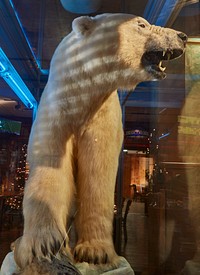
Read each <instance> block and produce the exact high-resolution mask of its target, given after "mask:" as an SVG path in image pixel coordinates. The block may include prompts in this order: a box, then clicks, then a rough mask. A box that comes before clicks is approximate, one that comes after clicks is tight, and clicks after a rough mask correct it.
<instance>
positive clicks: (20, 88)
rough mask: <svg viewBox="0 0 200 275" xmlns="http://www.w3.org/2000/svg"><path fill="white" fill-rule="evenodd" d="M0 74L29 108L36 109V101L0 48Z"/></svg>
mask: <svg viewBox="0 0 200 275" xmlns="http://www.w3.org/2000/svg"><path fill="white" fill-rule="evenodd" d="M0 76H1V77H2V78H3V79H4V80H5V81H6V82H7V84H8V85H9V86H10V87H11V89H12V90H13V91H14V92H15V94H16V95H17V96H18V97H19V98H20V99H21V101H22V102H23V103H24V105H26V107H28V108H29V109H34V113H35V112H36V110H37V101H36V99H35V98H34V96H33V95H32V93H31V92H30V91H29V89H28V88H27V86H26V85H25V83H24V81H23V80H22V79H21V77H20V76H19V74H18V73H17V71H16V70H15V68H14V67H13V65H12V64H11V62H10V61H9V59H8V58H7V56H6V54H5V53H4V51H3V50H2V49H1V48H0Z"/></svg>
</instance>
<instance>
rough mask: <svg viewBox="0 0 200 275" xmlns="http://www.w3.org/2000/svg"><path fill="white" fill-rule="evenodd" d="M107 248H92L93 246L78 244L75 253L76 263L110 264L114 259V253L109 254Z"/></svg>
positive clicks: (102, 246) (101, 246)
mask: <svg viewBox="0 0 200 275" xmlns="http://www.w3.org/2000/svg"><path fill="white" fill-rule="evenodd" d="M106 249H107V248H106V246H104V245H100V246H99V247H97V246H92V245H91V244H88V243H87V244H78V245H77V246H76V248H75V251H74V259H75V261H76V262H88V263H89V264H95V265H98V264H109V263H112V259H113V257H114V255H113V253H112V251H110V253H109V254H108V253H107V251H106Z"/></svg>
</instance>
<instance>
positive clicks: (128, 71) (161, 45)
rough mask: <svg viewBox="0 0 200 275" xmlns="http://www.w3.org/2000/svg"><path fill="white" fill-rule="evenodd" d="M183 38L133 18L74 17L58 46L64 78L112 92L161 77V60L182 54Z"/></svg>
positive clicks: (106, 16) (185, 38)
mask: <svg viewBox="0 0 200 275" xmlns="http://www.w3.org/2000/svg"><path fill="white" fill-rule="evenodd" d="M186 40H187V36H186V35H185V34H184V33H181V32H178V31H175V30H173V29H169V28H162V27H158V26H153V25H151V24H149V23H148V22H147V21H146V20H145V19H143V18H141V17H138V16H133V15H128V14H102V15H97V16H95V17H89V16H82V17H78V18H76V19H75V20H74V21H73V24H72V32H71V33H70V35H68V36H67V37H66V38H65V39H64V40H63V42H61V45H60V47H58V48H59V52H60V49H61V48H62V49H63V50H62V56H61V59H62V63H63V60H65V65H63V66H65V77H66V75H67V76H68V77H70V78H71V79H73V80H74V81H75V82H77V78H79V77H81V78H82V80H83V79H85V80H86V79H87V80H91V79H92V82H93V86H94V85H95V84H98V83H101V85H102V84H103V83H106V84H107V87H110V88H111V89H112V90H113V89H117V88H133V87H134V86H135V85H136V84H138V83H139V82H141V81H146V80H147V81H149V80H155V79H158V80H159V79H163V78H165V76H166V73H165V67H163V66H165V65H162V62H163V61H165V60H170V59H174V58H177V57H179V56H181V55H182V53H183V52H184V48H185V44H186ZM54 59H56V58H54ZM60 61H61V60H60ZM52 67H53V66H52ZM66 72H67V73H66ZM68 79H69V78H68Z"/></svg>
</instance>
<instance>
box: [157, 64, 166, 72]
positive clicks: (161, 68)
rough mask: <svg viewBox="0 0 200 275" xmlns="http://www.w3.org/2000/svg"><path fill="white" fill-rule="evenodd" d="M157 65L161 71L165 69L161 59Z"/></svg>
mask: <svg viewBox="0 0 200 275" xmlns="http://www.w3.org/2000/svg"><path fill="white" fill-rule="evenodd" d="M158 67H159V69H160V70H161V71H162V72H164V71H165V70H166V67H162V61H160V62H159V64H158Z"/></svg>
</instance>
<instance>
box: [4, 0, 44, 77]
mask: <svg viewBox="0 0 200 275" xmlns="http://www.w3.org/2000/svg"><path fill="white" fill-rule="evenodd" d="M9 2H10V5H11V7H12V8H13V11H14V13H15V16H16V19H17V21H18V23H19V26H20V28H21V30H22V33H23V35H24V37H25V39H26V42H27V45H28V46H29V48H30V51H31V53H32V55H33V57H34V59H35V62H36V64H37V66H38V68H39V70H40V72H41V73H42V74H43V75H48V74H49V70H48V69H42V68H41V62H40V61H39V60H38V59H37V58H36V56H35V54H34V52H33V50H32V47H31V44H30V42H29V39H28V37H27V35H26V33H25V31H24V28H23V26H22V23H21V21H20V19H19V16H18V14H17V12H16V9H15V6H14V4H13V2H12V0H9Z"/></svg>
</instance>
